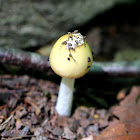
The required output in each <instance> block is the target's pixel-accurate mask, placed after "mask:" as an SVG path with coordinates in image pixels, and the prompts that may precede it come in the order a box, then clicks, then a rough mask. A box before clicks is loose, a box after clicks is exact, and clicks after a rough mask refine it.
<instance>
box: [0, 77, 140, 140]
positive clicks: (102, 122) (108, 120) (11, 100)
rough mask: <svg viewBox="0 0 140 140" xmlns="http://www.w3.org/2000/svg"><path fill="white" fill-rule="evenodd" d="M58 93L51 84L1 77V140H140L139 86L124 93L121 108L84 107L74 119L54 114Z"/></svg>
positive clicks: (55, 86) (29, 78)
mask: <svg viewBox="0 0 140 140" xmlns="http://www.w3.org/2000/svg"><path fill="white" fill-rule="evenodd" d="M58 90H59V85H57V84H55V83H53V82H50V81H44V80H39V79H35V78H31V77H29V76H27V75H25V76H11V75H1V76H0V101H1V103H0V137H1V139H3V140H4V139H9V140H12V139H31V140H67V139H70V140H74V139H77V140H139V139H140V99H139V96H140V87H138V86H134V87H132V89H131V90H130V92H129V94H128V95H126V94H125V93H124V92H125V90H122V91H121V92H120V93H119V94H121V98H119V100H120V99H121V100H120V103H119V105H116V106H113V107H111V108H110V109H109V110H105V109H95V108H93V107H88V108H87V107H84V106H81V107H78V108H76V109H75V112H74V113H73V114H72V116H71V117H65V116H63V117H61V116H59V115H58V114H57V112H56V111H55V103H56V100H57V93H58ZM122 95H123V96H122ZM124 95H125V96H124Z"/></svg>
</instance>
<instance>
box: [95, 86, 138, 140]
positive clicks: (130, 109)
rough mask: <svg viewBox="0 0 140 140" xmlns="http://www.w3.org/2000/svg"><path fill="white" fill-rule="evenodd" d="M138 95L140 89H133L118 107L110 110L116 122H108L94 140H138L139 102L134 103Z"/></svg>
mask: <svg viewBox="0 0 140 140" xmlns="http://www.w3.org/2000/svg"><path fill="white" fill-rule="evenodd" d="M139 94H140V87H136V86H135V87H133V88H132V90H131V91H130V94H129V95H128V96H127V97H126V98H125V99H124V100H122V101H121V102H120V105H119V106H116V107H113V108H112V109H111V112H112V113H113V115H114V116H116V117H117V118H118V121H116V122H115V123H114V122H110V124H109V127H107V128H106V129H105V130H104V131H103V132H102V133H101V135H99V136H97V137H96V139H95V140H140V101H136V99H137V97H138V95H139Z"/></svg>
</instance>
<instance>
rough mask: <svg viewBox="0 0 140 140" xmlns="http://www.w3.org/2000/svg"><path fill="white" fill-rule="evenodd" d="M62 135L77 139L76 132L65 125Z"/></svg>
mask: <svg viewBox="0 0 140 140" xmlns="http://www.w3.org/2000/svg"><path fill="white" fill-rule="evenodd" d="M62 137H63V138H66V139H75V138H76V134H74V133H73V132H72V131H71V130H70V129H69V128H68V127H65V128H64V133H63V135H62Z"/></svg>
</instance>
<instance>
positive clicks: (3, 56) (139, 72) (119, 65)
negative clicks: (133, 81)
mask: <svg viewBox="0 0 140 140" xmlns="http://www.w3.org/2000/svg"><path fill="white" fill-rule="evenodd" d="M0 63H3V64H12V65H16V66H21V67H22V68H23V69H30V68H32V69H35V70H39V71H42V72H45V73H49V74H50V73H51V74H54V73H53V72H52V70H51V68H50V65H49V62H48V58H47V57H44V56H41V55H39V54H37V53H31V52H26V51H22V50H19V49H15V48H0ZM88 75H92V76H94V75H106V76H121V77H140V60H135V61H131V62H128V61H120V62H93V64H92V67H91V69H90V71H89V72H88Z"/></svg>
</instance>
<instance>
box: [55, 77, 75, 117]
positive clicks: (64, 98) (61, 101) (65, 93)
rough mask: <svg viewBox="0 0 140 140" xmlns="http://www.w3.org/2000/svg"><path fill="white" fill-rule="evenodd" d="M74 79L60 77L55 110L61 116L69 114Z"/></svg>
mask: <svg viewBox="0 0 140 140" xmlns="http://www.w3.org/2000/svg"><path fill="white" fill-rule="evenodd" d="M74 82H75V79H69V78H62V80H61V84H60V89H59V94H58V99H57V103H56V107H55V108H56V111H57V112H58V114H59V115H61V116H70V114H71V109H72V102H73V88H74Z"/></svg>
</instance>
